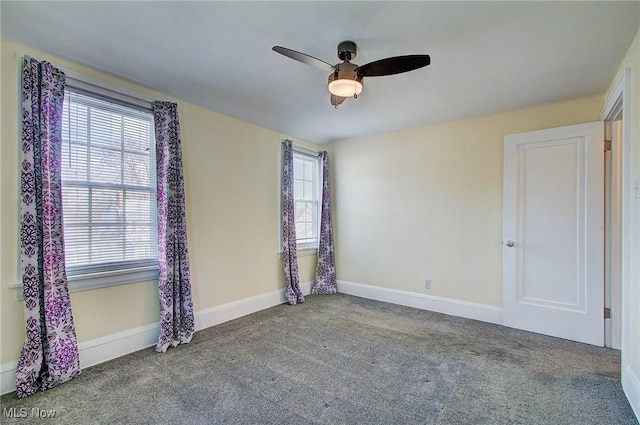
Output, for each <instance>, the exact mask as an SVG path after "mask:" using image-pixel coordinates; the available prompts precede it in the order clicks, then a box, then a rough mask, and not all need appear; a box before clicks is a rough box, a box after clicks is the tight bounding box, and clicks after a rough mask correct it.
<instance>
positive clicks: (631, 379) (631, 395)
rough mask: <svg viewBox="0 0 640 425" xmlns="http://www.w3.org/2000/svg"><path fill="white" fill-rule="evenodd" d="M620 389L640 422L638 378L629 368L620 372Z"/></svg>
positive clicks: (639, 382)
mask: <svg viewBox="0 0 640 425" xmlns="http://www.w3.org/2000/svg"><path fill="white" fill-rule="evenodd" d="M622 389H623V390H624V392H625V394H626V395H627V399H628V400H629V404H630V405H631V409H632V410H633V413H635V415H636V418H637V419H639V420H640V378H638V376H637V375H636V374H635V373H634V372H633V370H631V368H630V367H629V366H627V367H626V368H624V369H623V370H622Z"/></svg>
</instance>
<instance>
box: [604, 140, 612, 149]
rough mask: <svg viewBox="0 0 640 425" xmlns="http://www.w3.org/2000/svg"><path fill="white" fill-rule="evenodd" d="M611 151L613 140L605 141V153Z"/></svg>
mask: <svg viewBox="0 0 640 425" xmlns="http://www.w3.org/2000/svg"><path fill="white" fill-rule="evenodd" d="M610 150H611V140H605V141H604V151H605V152H608V151H610Z"/></svg>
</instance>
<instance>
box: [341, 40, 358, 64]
mask: <svg viewBox="0 0 640 425" xmlns="http://www.w3.org/2000/svg"><path fill="white" fill-rule="evenodd" d="M357 52H358V47H357V46H356V43H354V42H353V41H343V42H342V43H340V44H338V57H339V58H340V60H342V61H350V60H352V59H355V57H356V54H357Z"/></svg>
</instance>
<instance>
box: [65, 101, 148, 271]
mask: <svg viewBox="0 0 640 425" xmlns="http://www.w3.org/2000/svg"><path fill="white" fill-rule="evenodd" d="M154 154H155V137H154V130H153V116H152V114H151V112H150V111H146V110H142V109H138V108H136V107H130V106H126V105H124V104H122V103H118V102H117V101H116V100H113V101H111V100H109V99H105V98H104V97H102V96H100V97H98V96H93V95H88V94H86V93H82V92H75V91H74V90H73V89H68V90H67V91H66V92H65V100H64V111H63V125H62V202H63V211H64V232H65V257H66V265H67V272H68V274H69V276H74V275H86V274H91V273H97V272H106V271H114V270H120V271H122V270H128V269H139V268H141V267H151V266H157V258H158V254H157V252H158V251H157V240H156V239H157V238H156V234H157V230H156V221H155V217H156V195H155V191H156V189H155V186H156V184H155V157H154Z"/></svg>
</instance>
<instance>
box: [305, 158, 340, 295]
mask: <svg viewBox="0 0 640 425" xmlns="http://www.w3.org/2000/svg"><path fill="white" fill-rule="evenodd" d="M318 156H319V158H320V161H321V162H322V209H321V212H320V238H319V243H318V264H317V266H316V277H315V278H314V279H313V287H312V288H311V293H312V294H335V293H336V292H337V285H336V263H335V259H334V254H333V230H332V228H331V194H330V192H329V159H328V156H327V152H326V151H322V152H320V153H319V154H318Z"/></svg>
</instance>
